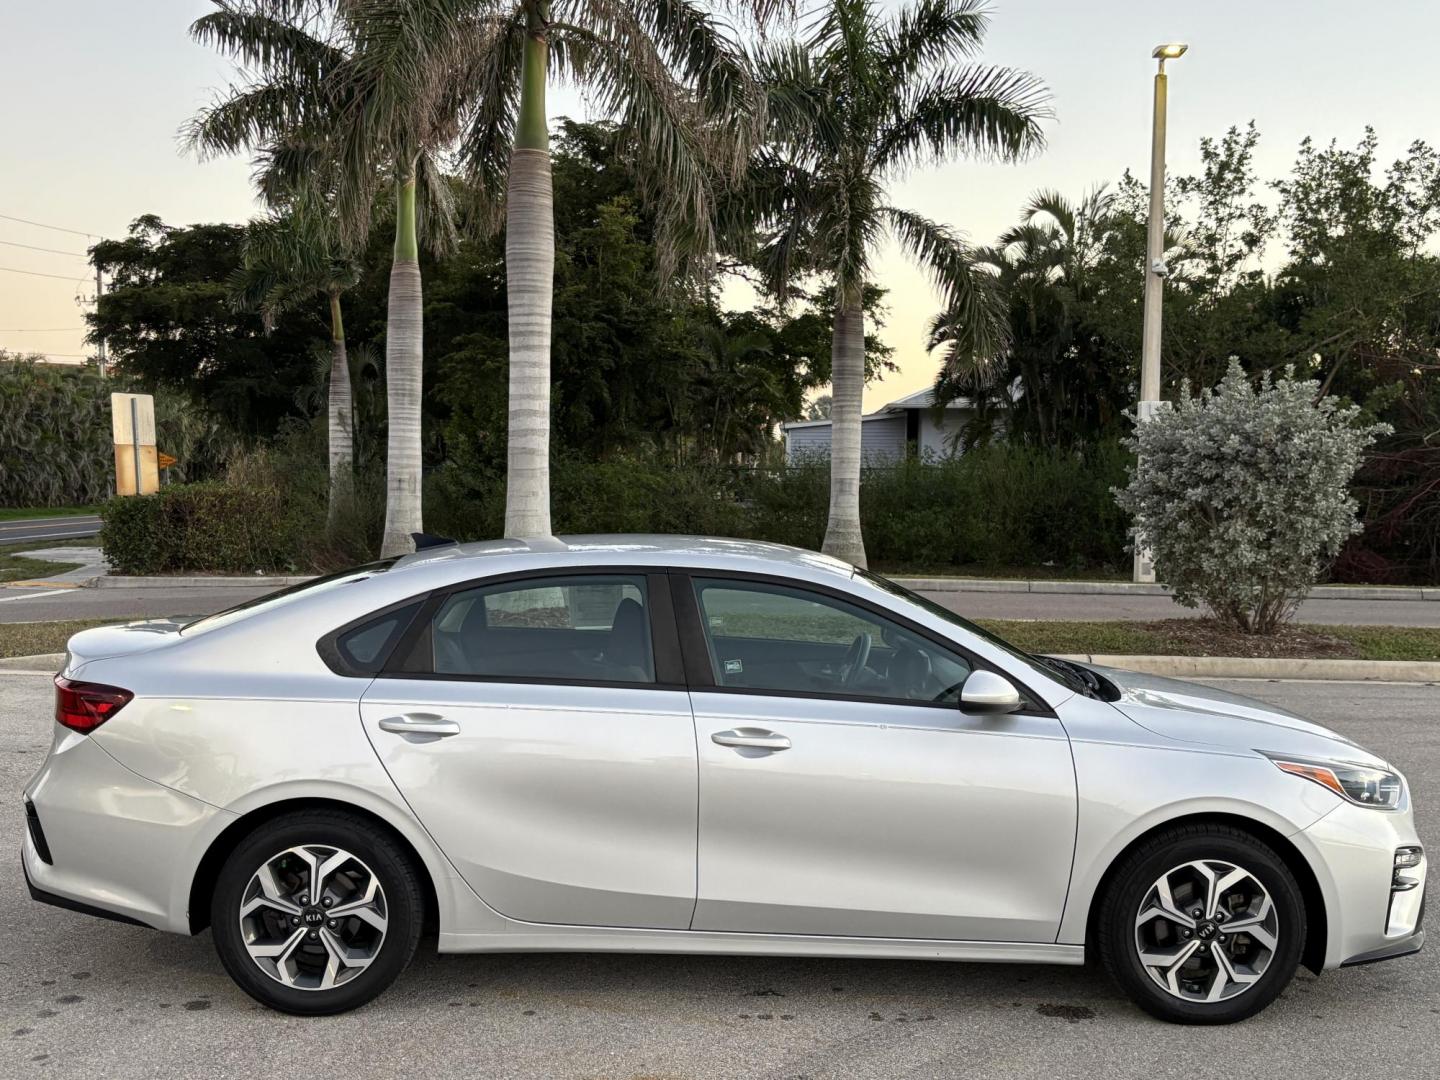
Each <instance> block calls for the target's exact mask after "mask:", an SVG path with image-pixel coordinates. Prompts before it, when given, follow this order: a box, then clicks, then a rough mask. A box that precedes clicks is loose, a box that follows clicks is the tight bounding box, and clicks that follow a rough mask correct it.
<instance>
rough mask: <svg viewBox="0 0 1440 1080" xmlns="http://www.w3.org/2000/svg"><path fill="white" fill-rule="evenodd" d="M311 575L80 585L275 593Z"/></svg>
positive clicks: (116, 579)
mask: <svg viewBox="0 0 1440 1080" xmlns="http://www.w3.org/2000/svg"><path fill="white" fill-rule="evenodd" d="M313 576H314V575H312V574H269V575H265V574H253V575H251V576H249V577H220V576H218V575H217V576H214V577H209V576H206V575H204V574H195V575H190V576H186V577H179V576H176V577H169V576H157V577H123V576H117V575H114V574H106V575H105V576H104V577H93V578H90V579H89V580H87V581H84V582H82V585H83V586H84V587H85V588H87V589H226V588H239V589H246V588H250V589H257V588H258V589H279V588H283V587H284V586H286V585H300V584H302V583H304V582H306V581H309V580H310V579H311V578H312V577H313Z"/></svg>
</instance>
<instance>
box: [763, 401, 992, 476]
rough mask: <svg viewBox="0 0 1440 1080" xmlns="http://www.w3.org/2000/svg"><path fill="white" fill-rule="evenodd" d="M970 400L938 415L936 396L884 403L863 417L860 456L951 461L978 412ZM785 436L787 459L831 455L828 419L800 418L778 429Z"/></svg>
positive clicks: (874, 460)
mask: <svg viewBox="0 0 1440 1080" xmlns="http://www.w3.org/2000/svg"><path fill="white" fill-rule="evenodd" d="M974 411H975V410H974V407H973V406H972V405H971V403H970V401H969V399H968V398H959V399H957V400H955V401H952V402H950V403H949V404H947V405H946V406H945V408H944V410H943V411H942V412H940V413H939V415H938V416H937V415H936V413H937V410H936V408H935V393H934V391H932V390H921V391H920V392H919V393H918V394H911V395H910V396H909V397H903V398H900V399H899V400H898V401H892V402H890V404H888V405H882V406H881V407H880V408H879V409H877V410H876V411H875V412H873V413H871V414H870V415H869V416H862V417H861V418H860V454H861V458H862V460H863V461H864V462H865V464H867V465H883V464H886V463H887V462H894V461H900V460H901V459H902V458H904V457H905V455H906V453H907V452H909V453H913V454H916V455H918V456H919V457H920V458H921V459H922V460H923V459H925V458H930V457H949V456H950V454H951V452H952V450H951V447H952V446H953V444H954V443H955V439H956V436H957V435H958V434H959V432H960V430H961V429H962V428H963V427H964V426H965V424H966V423H967V422H968V421H969V419H970V417H971V415H972V414H973V413H974ZM780 430H781V431H782V432H784V434H785V460H786V462H787V463H789V464H792V465H793V464H794V463H795V462H796V460H797V459H802V458H805V457H829V456H830V421H829V420H797V421H794V422H792V423H788V424H782V425H780Z"/></svg>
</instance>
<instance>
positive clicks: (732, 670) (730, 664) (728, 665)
mask: <svg viewBox="0 0 1440 1080" xmlns="http://www.w3.org/2000/svg"><path fill="white" fill-rule="evenodd" d="M744 670H745V665H744V664H743V663H741V662H740V661H739V660H726V661H725V674H726V675H739V674H741V673H742V672H744Z"/></svg>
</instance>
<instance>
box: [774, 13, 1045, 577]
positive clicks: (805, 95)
mask: <svg viewBox="0 0 1440 1080" xmlns="http://www.w3.org/2000/svg"><path fill="white" fill-rule="evenodd" d="M986 21H987V17H986V11H985V8H984V6H983V4H982V3H980V2H979V0H916V2H914V3H911V4H910V5H909V6H907V7H905V8H903V9H901V10H900V11H899V12H898V13H896V14H895V15H893V16H890V17H885V16H882V14H881V13H880V10H879V7H878V5H877V4H875V3H873V2H872V0H826V2H825V3H824V4H823V5H822V6H821V7H820V9H819V11H818V12H817V15H816V18H815V19H814V21H813V23H812V24H811V26H810V28H809V30H808V32H807V33H806V35H805V36H804V38H803V40H800V41H795V42H791V43H785V44H776V45H771V46H765V47H762V48H760V49H759V50H758V53H757V56H756V61H755V64H756V68H757V71H758V74H759V78H760V81H761V83H762V85H763V86H764V87H765V90H766V100H767V105H768V115H769V118H770V121H771V132H770V134H771V138H772V140H773V143H772V145H771V146H770V147H769V148H767V149H766V150H764V151H762V152H761V153H760V154H759V155H758V156H757V158H756V160H755V161H754V163H753V166H752V169H751V176H750V181H751V190H752V209H753V211H754V212H755V213H757V214H758V215H759V216H760V219H761V220H762V221H763V222H764V223H765V225H766V226H767V227H768V229H769V233H768V236H767V237H766V238H765V242H764V243H763V245H762V246H761V248H760V250H759V252H758V255H757V260H756V261H757V264H758V265H759V266H760V267H761V268H762V270H763V272H764V273H765V276H766V278H767V280H768V282H769V284H770V287H771V289H772V290H774V292H775V293H776V295H777V296H779V297H781V298H782V299H783V298H785V297H787V296H788V295H789V294H790V292H791V291H792V289H793V287H794V284H793V283H794V281H795V279H796V278H798V277H800V276H802V275H804V274H806V273H818V274H821V275H824V277H825V278H827V279H828V280H829V281H830V282H831V283H832V285H833V287H834V289H835V293H836V305H835V322H834V328H833V345H832V349H831V353H832V363H833V378H832V387H833V390H832V394H833V405H832V415H833V418H834V427H833V429H832V436H831V456H830V514H829V521H828V523H827V525H826V529H825V542H824V550H825V551H826V552H828V553H830V554H832V555H836V556H838V557H840V558H842V559H845V560H847V561H849V562H853V563H855V564H856V565H858V566H864V565H865V545H864V540H863V538H862V536H861V531H860V411H861V396H862V391H863V389H864V346H863V342H864V338H865V319H864V311H863V297H864V290H865V287H866V285H867V283H868V282H869V280H870V276H871V265H872V260H873V258H874V255H875V251H876V249H877V247H878V245H879V243H880V241H881V239H882V238H883V237H884V236H885V235H887V234H889V235H892V236H894V237H895V239H896V240H898V241H899V243H900V245H901V247H902V248H903V249H904V250H905V251H906V252H908V253H909V255H910V256H911V257H912V258H913V259H915V260H916V261H917V262H918V263H920V264H921V265H922V266H924V267H925V268H926V269H927V270H928V271H929V272H930V273H931V275H932V276H933V277H934V279H935V281H936V283H937V284H938V285H940V287H941V288H942V290H943V291H944V292H945V293H946V296H947V305H946V306H947V308H948V309H949V310H951V311H952V312H958V313H963V314H964V318H963V319H962V320H957V326H963V327H964V330H965V334H966V336H965V338H964V339H963V340H960V339H957V340H955V341H954V342H953V353H954V359H955V360H956V361H957V362H960V361H962V360H964V359H965V358H974V357H979V358H984V357H988V356H991V355H993V354H994V353H995V352H996V351H997V348H998V345H999V342H1000V341H1001V339H1002V338H1003V334H1004V327H1003V315H1002V313H1001V312H1000V310H999V306H998V303H997V300H996V297H995V294H994V289H993V288H992V285H993V282H992V279H991V278H990V277H989V275H987V274H985V273H983V272H982V271H980V270H978V269H977V268H976V267H975V265H974V263H973V260H972V257H971V252H970V250H969V249H968V248H967V247H966V246H965V245H964V244H963V243H962V242H961V241H960V240H959V238H958V237H957V236H956V235H955V234H954V233H953V232H951V231H950V230H949V229H948V228H946V227H945V226H943V225H941V224H939V223H937V222H934V221H931V220H929V219H927V218H925V217H923V216H922V215H920V214H916V213H914V212H913V211H910V210H906V209H902V208H900V207H897V206H894V205H893V204H891V203H890V202H889V201H888V199H887V192H886V188H887V184H888V182H889V181H890V180H891V179H893V178H894V177H895V176H896V175H897V174H898V173H899V172H901V171H902V170H904V169H905V168H907V167H910V166H913V165H915V164H917V163H921V162H929V161H943V160H946V159H948V158H951V157H954V156H957V155H962V154H973V155H979V156H984V157H996V158H1000V159H1006V160H1008V159H1013V158H1016V157H1019V156H1021V155H1023V154H1026V153H1028V152H1030V151H1032V150H1035V149H1037V148H1038V147H1039V146H1040V145H1041V144H1042V141H1043V140H1042V136H1041V131H1040V121H1041V120H1042V119H1043V118H1044V117H1045V116H1047V115H1048V110H1047V101H1048V92H1047V91H1046V90H1045V88H1044V86H1043V85H1042V84H1041V83H1040V82H1039V80H1037V79H1036V78H1035V77H1034V76H1032V75H1029V74H1027V73H1025V72H1020V71H1015V70H1013V69H1010V68H1004V67H991V66H985V65H979V64H972V63H966V62H965V61H967V60H968V59H969V58H971V57H973V56H974V55H975V53H976V52H977V51H978V50H979V48H980V45H981V42H982V41H983V38H984V33H985V26H986Z"/></svg>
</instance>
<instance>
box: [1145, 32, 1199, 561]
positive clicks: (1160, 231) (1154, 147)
mask: <svg viewBox="0 0 1440 1080" xmlns="http://www.w3.org/2000/svg"><path fill="white" fill-rule="evenodd" d="M1189 48H1190V46H1189V45H1185V44H1183V43H1181V42H1178V41H1177V42H1170V43H1168V44H1165V45H1157V46H1155V50H1154V51H1153V52H1152V53H1151V54H1150V55H1151V56H1152V57H1153V58H1154V59H1155V60H1157V61H1159V69H1158V70H1157V71H1156V72H1155V120H1154V127H1153V129H1152V131H1151V137H1150V227H1149V231H1148V234H1147V236H1146V242H1145V328H1144V335H1143V338H1142V349H1141V355H1140V402H1139V407H1138V408H1137V409H1136V410H1135V418H1136V420H1137V421H1138V422H1139V423H1142V424H1143V423H1145V422H1146V421H1147V420H1149V419H1150V418H1151V417H1152V416H1154V415H1155V413H1156V412H1158V411H1159V410H1160V408H1161V407H1162V405H1161V401H1160V300H1161V290H1162V288H1163V287H1164V282H1165V275H1166V274H1167V273H1168V272H1169V271H1168V269H1167V267H1166V266H1165V105H1166V75H1165V61H1166V60H1176V59H1178V58H1180V57H1182V56H1184V55H1185V51H1186V50H1187V49H1189ZM1134 577H1135V580H1136V581H1144V582H1150V581H1154V580H1155V560H1154V558H1153V557H1152V556H1151V553H1150V550H1149V548H1147V547H1146V546H1145V544H1144V542H1143V538H1140V539H1139V540H1138V541H1137V543H1136V545H1135V575H1134Z"/></svg>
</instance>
